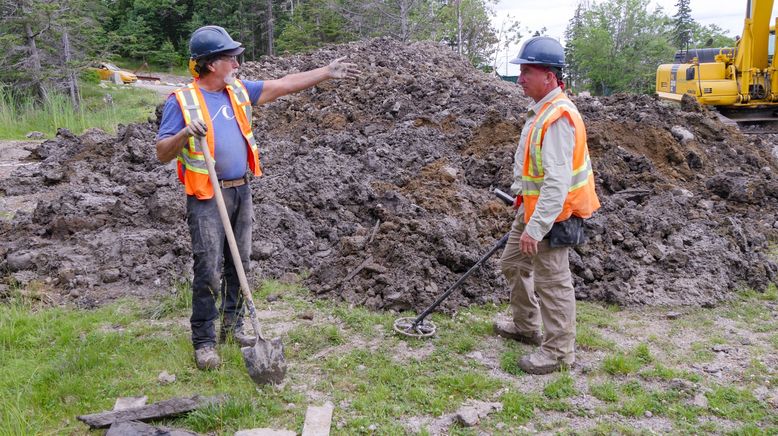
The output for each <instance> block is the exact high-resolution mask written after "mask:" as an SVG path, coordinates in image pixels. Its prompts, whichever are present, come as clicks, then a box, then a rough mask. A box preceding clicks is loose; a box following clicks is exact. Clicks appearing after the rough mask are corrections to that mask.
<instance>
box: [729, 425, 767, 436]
mask: <svg viewBox="0 0 778 436" xmlns="http://www.w3.org/2000/svg"><path fill="white" fill-rule="evenodd" d="M727 434H728V435H731V436H762V435H764V436H768V435H775V434H778V427H771V428H760V427H759V426H757V425H755V424H746V425H744V426H742V427H739V428H736V429H735V430H732V431H730V432H727Z"/></svg>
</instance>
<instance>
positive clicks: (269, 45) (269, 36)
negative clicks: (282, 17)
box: [267, 0, 275, 56]
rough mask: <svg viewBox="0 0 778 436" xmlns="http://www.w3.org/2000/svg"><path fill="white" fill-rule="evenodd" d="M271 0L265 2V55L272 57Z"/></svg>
mask: <svg viewBox="0 0 778 436" xmlns="http://www.w3.org/2000/svg"><path fill="white" fill-rule="evenodd" d="M274 31H275V29H274V26H273V0H267V55H268V56H273V55H274V54H275V53H274V52H275V49H274V47H273V33H274Z"/></svg>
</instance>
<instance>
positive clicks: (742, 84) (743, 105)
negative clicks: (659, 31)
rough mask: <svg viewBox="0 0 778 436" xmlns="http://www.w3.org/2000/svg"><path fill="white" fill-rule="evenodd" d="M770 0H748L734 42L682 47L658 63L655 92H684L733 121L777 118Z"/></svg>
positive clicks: (674, 96) (671, 96) (777, 69)
mask: <svg viewBox="0 0 778 436" xmlns="http://www.w3.org/2000/svg"><path fill="white" fill-rule="evenodd" d="M772 10H773V0H748V2H747V6H746V18H745V21H744V24H743V33H742V35H741V37H740V39H739V40H737V42H736V43H735V45H736V46H735V47H727V48H705V49H689V50H681V51H679V52H677V53H676V55H675V60H674V63H672V64H664V65H660V66H659V68H658V69H657V72H656V92H657V94H658V95H659V97H660V98H664V99H668V100H674V101H680V100H681V98H682V97H683V96H684V95H689V96H692V97H694V98H696V99H697V101H699V102H700V103H701V104H704V105H709V106H715V107H716V109H718V110H719V112H721V114H722V115H724V116H726V117H727V118H730V119H733V120H735V121H763V120H778V63H777V62H778V59H776V57H775V56H772V54H773V51H774V49H775V43H776V41H775V28H776V26H777V25H778V18H776V20H775V23H774V24H773V26H771V23H770V20H771V15H772Z"/></svg>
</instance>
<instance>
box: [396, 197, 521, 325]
mask: <svg viewBox="0 0 778 436" xmlns="http://www.w3.org/2000/svg"><path fill="white" fill-rule="evenodd" d="M494 195H496V196H497V197H498V198H499V199H500V200H502V201H503V202H505V204H507V205H509V206H510V205H512V204H513V202H514V198H513V197H512V196H511V195H510V194H507V193H505V192H503V191H501V190H499V189H495V190H494ZM510 234H511V232H508V233H506V234H505V236H503V237H502V238H500V240H499V241H497V244H495V245H494V246H493V247H492V248H491V249H490V250H489V252H487V253H486V254H485V255H484V256H483V257H482V258H480V259H478V262H476V263H475V265H473V266H471V267H470V269H469V270H467V272H466V273H465V274H464V275H463V276H462V277H460V278H459V280H457V282H456V283H454V284H453V285H451V287H450V288H448V290H446V292H444V293H443V295H441V296H440V297H438V299H437V300H435V302H434V303H432V305H430V307H428V308H427V309H425V310H424V312H422V313H421V315H419V316H418V317H417V318H416V319H415V320H414V321H413V324H411V326H410V327H408V330H409V331H410V330H413V329H415V328H416V327H417V326H418V325H419V324H421V323H422V321H424V318H426V317H427V315H429V314H430V313H432V311H433V310H435V308H437V307H438V306H439V305H440V303H442V302H443V300H445V299H446V298H448V296H449V295H451V293H452V292H454V291H455V290H456V289H457V288H458V287H459V285H461V284H462V282H464V281H465V279H467V278H468V277H470V274H472V273H473V272H474V271H475V270H477V269H478V268H480V267H481V265H482V264H483V263H484V262H486V261H487V260H489V258H490V257H492V255H493V254H494V253H495V252H496V251H497V250H499V249H501V248H502V247H505V244H507V243H508V236H510Z"/></svg>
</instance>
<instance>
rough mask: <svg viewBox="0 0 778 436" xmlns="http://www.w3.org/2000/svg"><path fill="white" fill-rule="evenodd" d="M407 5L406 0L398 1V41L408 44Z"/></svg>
mask: <svg viewBox="0 0 778 436" xmlns="http://www.w3.org/2000/svg"><path fill="white" fill-rule="evenodd" d="M408 3H409V1H408V0H400V40H401V41H402V42H408V15H409V14H410V7H408V6H409V5H408Z"/></svg>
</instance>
